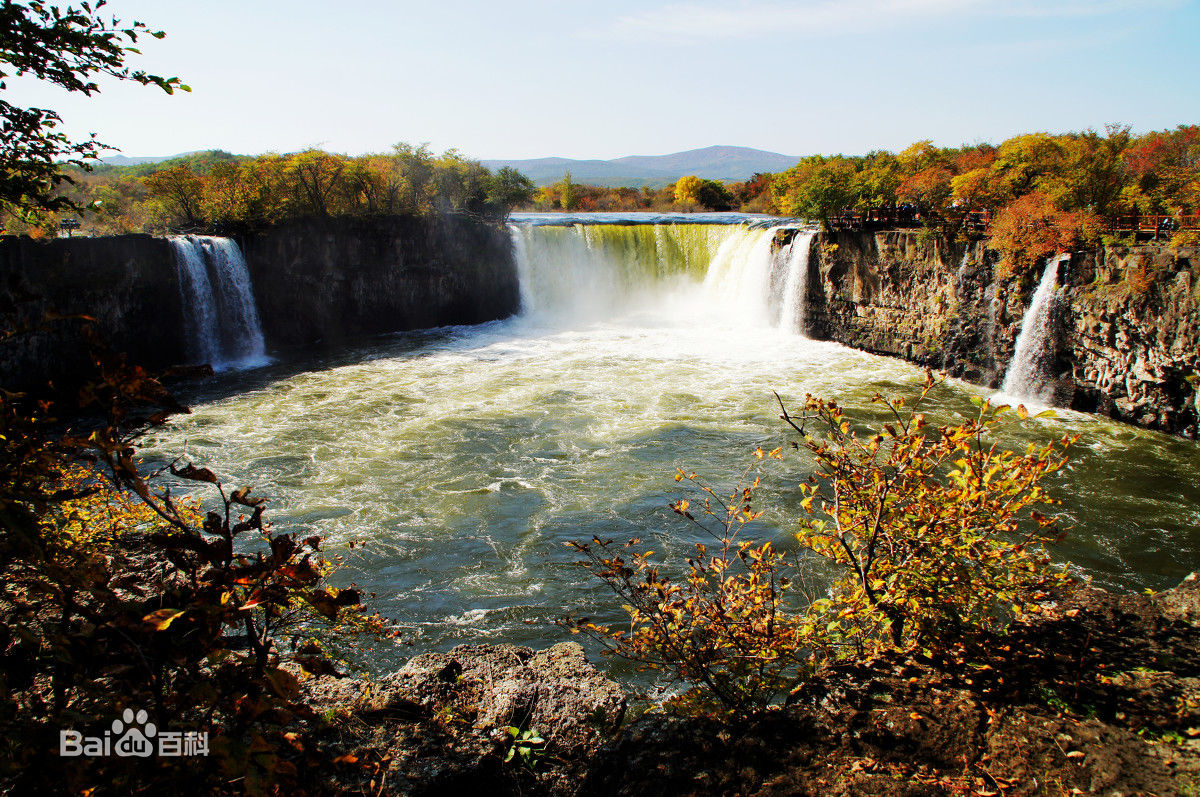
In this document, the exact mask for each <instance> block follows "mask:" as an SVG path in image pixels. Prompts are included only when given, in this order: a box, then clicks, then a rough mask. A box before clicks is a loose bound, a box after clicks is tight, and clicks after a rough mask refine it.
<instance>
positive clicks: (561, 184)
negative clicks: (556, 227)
mask: <svg viewBox="0 0 1200 797" xmlns="http://www.w3.org/2000/svg"><path fill="white" fill-rule="evenodd" d="M553 188H554V190H555V191H556V192H557V193H558V205H559V207H560V208H562V209H563V210H567V211H570V210H578V209H579V191H578V189H577V186H576V185H575V183H574V182H572V181H571V173H570V172H564V173H563V178H562V179H561V180H559V181H558V182H557V183H555V184H554V186H553Z"/></svg>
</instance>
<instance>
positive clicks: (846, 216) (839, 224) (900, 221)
mask: <svg viewBox="0 0 1200 797" xmlns="http://www.w3.org/2000/svg"><path fill="white" fill-rule="evenodd" d="M931 218H934V214H931V213H928V212H926V211H925V210H924V209H922V208H919V207H916V206H914V205H899V206H896V207H881V208H870V209H868V210H865V211H863V212H861V213H860V212H858V211H854V210H849V209H847V210H843V211H842V212H841V213H837V214H835V215H833V216H831V217H830V219H829V227H830V229H833V230H864V229H879V228H883V227H919V226H921V225H923V224H925V223H926V222H927V221H929V220H930V219H931ZM991 223H992V212H991V211H990V210H972V211H968V212H966V213H964V214H963V216H962V224H963V227H965V228H966V229H968V230H971V231H973V232H980V233H982V232H984V231H986V230H987V228H988V226H989V225H990V224H991ZM1179 230H1200V213H1191V214H1182V215H1179V216H1168V215H1164V214H1157V215H1156V214H1146V215H1140V216H1120V217H1118V218H1117V219H1116V221H1115V223H1114V224H1113V227H1112V231H1113V233H1115V234H1117V235H1133V236H1135V237H1151V238H1153V239H1154V240H1159V239H1161V238H1170V237H1171V236H1172V235H1174V234H1175V233H1176V232H1178V231H1179Z"/></svg>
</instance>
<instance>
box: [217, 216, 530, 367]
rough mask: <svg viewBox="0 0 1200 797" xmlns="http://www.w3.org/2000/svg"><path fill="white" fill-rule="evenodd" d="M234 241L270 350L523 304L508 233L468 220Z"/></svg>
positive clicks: (280, 230)
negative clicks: (246, 269)
mask: <svg viewBox="0 0 1200 797" xmlns="http://www.w3.org/2000/svg"><path fill="white" fill-rule="evenodd" d="M239 243H240V244H241V246H242V252H243V254H244V255H245V257H246V263H247V265H248V266H249V268H250V273H251V276H252V278H253V280H254V294H255V297H256V299H257V301H258V310H259V315H260V316H261V318H262V324H263V333H264V334H265V336H266V339H267V344H268V346H273V347H280V346H295V345H306V344H311V343H315V342H317V341H324V342H334V341H338V340H342V339H347V338H352V337H359V336H362V335H374V334H381V333H386V332H398V331H402V330H408V329H421V328H426V327H435V326H443V325H447V324H476V323H481V322H484V321H492V320H495V319H498V318H504V317H505V316H509V315H512V314H513V313H515V312H516V311H517V310H518V309H519V306H520V292H519V287H518V283H517V271H516V266H515V264H514V262H513V256H512V249H511V246H512V245H511V240H510V238H509V236H508V233H507V231H506V230H505V229H504V228H503V227H501V226H499V225H495V224H485V223H482V222H479V221H476V220H474V219H470V218H465V217H432V218H390V219H383V220H378V219H338V220H325V221H312V222H306V223H303V224H292V225H287V226H281V227H274V228H271V229H269V230H266V231H263V232H260V233H256V234H252V235H247V236H243V237H241V238H240V239H239Z"/></svg>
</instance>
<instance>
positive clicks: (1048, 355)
mask: <svg viewBox="0 0 1200 797" xmlns="http://www.w3.org/2000/svg"><path fill="white" fill-rule="evenodd" d="M1058 265H1059V258H1058V256H1055V257H1052V258H1050V259H1049V260H1048V261H1046V270H1045V271H1044V272H1042V279H1041V281H1040V282H1039V283H1038V287H1037V290H1036V291H1035V292H1034V294H1033V299H1032V301H1030V303H1029V309H1028V310H1026V311H1025V317H1024V318H1023V319H1022V320H1021V331H1020V333H1019V334H1018V335H1017V344H1016V348H1015V349H1014V351H1013V357H1012V361H1011V362H1010V363H1009V364H1008V371H1006V372H1005V374H1004V384H1003V385H1002V386H1001V388H1000V392H1001V393H1003V394H1004V395H1006V396H1011V397H1013V398H1015V399H1027V400H1030V401H1033V402H1036V403H1039V404H1048V403H1050V401H1051V400H1052V399H1053V398H1054V378H1053V375H1052V374H1050V373H1049V370H1050V367H1051V366H1052V364H1053V359H1054V349H1053V347H1052V346H1051V343H1052V338H1053V333H1054V329H1053V320H1054V319H1053V309H1054V298H1055V288H1056V287H1057V284H1058Z"/></svg>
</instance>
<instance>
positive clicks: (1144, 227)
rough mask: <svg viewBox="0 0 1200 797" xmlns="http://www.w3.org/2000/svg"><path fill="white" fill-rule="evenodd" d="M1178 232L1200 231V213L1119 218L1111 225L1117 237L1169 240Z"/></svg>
mask: <svg viewBox="0 0 1200 797" xmlns="http://www.w3.org/2000/svg"><path fill="white" fill-rule="evenodd" d="M1179 230H1200V213H1192V214H1183V215H1179V216H1165V215H1154V214H1147V215H1143V216H1119V217H1118V218H1117V223H1116V224H1115V225H1113V232H1115V233H1116V234H1117V235H1122V234H1125V235H1129V234H1133V235H1152V236H1153V237H1154V238H1155V240H1157V239H1158V238H1159V237H1160V236H1161V237H1163V238H1170V237H1171V236H1172V235H1174V234H1175V233H1176V232H1178V231H1179Z"/></svg>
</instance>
